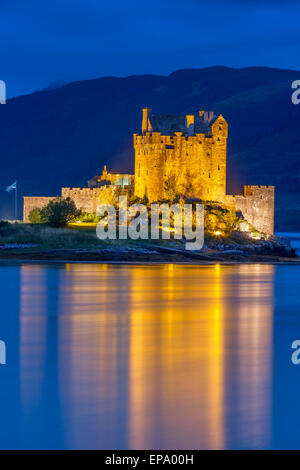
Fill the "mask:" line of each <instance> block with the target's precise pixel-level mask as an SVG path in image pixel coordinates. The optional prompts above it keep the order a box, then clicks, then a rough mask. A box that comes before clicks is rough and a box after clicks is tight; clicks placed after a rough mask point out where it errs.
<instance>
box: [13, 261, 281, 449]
mask: <svg viewBox="0 0 300 470" xmlns="http://www.w3.org/2000/svg"><path fill="white" fill-rule="evenodd" d="M45 270H46V268H44V267H36V266H30V265H24V266H22V280H21V316H20V322H21V386H22V389H21V393H22V397H23V403H24V406H25V407H27V411H28V412H30V406H31V404H32V403H34V402H35V403H36V402H37V399H38V391H39V390H41V389H42V386H41V382H42V381H43V380H44V379H43V377H44V375H45V374H47V370H46V369H47V366H46V365H45V361H44V357H45V345H46V344H49V339H48V340H47V338H46V337H47V335H49V332H47V324H48V326H49V322H48V323H47V320H46V319H47V316H48V321H49V316H50V318H51V316H53V319H52V323H51V324H52V329H51V335H52V336H53V334H54V333H55V331H56V332H57V341H56V342H54V343H51V338H50V344H54V345H55V346H56V347H57V361H58V367H57V377H56V379H57V384H58V393H59V396H60V402H61V403H62V406H61V413H62V416H63V423H65V424H64V426H65V442H66V444H67V446H69V447H72V448H76V447H77V448H80V447H81V448H93V447H98V448H118V447H119V448H122V447H125V448H132V449H146V448H183V449H184V448H191V449H192V448H207V449H211V448H214V449H216V448H228V447H230V446H231V445H232V442H234V441H235V438H236V436H238V437H239V441H240V443H241V446H243V445H244V446H245V447H249V446H252V445H254V446H256V447H267V446H268V444H269V439H270V427H271V406H272V404H271V381H272V369H271V366H272V328H273V327H272V323H273V276H274V267H273V266H265V265H236V266H220V265H216V266H187V265H167V264H166V265H157V266H149V265H148V266H140V265H138V266H125V265H122V266H113V265H82V264H68V265H66V266H65V267H64V268H61V269H52V270H50V273H49V274H48V277H49V278H50V281H49V279H46V277H45V273H44V271H45ZM55 276H56V277H57V276H58V278H57V279H56V280H53V278H55ZM51 280H52V281H51ZM49 282H50V284H49ZM51 282H52V284H51ZM49 285H50V286H51V289H50V288H49ZM47 286H48V287H47ZM54 288H56V291H55V290H54ZM49 290H51V291H49ZM53 296H56V297H57V298H56V302H54V303H53V304H50V305H49V302H48V303H47V298H49V297H50V298H52V297H53ZM54 319H56V320H54ZM54 321H56V322H57V328H56V329H55V328H53V322H54ZM33 358H34V360H33ZM32 360H33V362H32ZM39 382H40V384H39Z"/></svg>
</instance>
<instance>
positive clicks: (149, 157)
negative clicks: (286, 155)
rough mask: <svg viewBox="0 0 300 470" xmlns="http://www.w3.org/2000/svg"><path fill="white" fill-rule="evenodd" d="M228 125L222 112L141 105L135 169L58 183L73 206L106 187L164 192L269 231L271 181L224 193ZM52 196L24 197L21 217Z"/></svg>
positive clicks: (87, 206) (92, 199)
mask: <svg viewBox="0 0 300 470" xmlns="http://www.w3.org/2000/svg"><path fill="white" fill-rule="evenodd" d="M227 137H228V124H227V122H226V120H225V119H224V117H223V116H222V115H219V116H216V115H215V114H214V113H213V112H211V111H199V112H198V113H197V114H196V115H190V114H189V115H186V116H169V115H152V114H151V109H149V108H145V109H143V117H142V129H141V133H138V134H134V136H133V144H134V150H135V174H134V175H129V174H122V175H120V174H113V173H108V172H107V169H106V167H104V170H103V173H102V175H99V176H98V175H97V176H95V177H94V178H92V179H91V180H89V182H88V187H86V188H62V192H61V195H62V196H63V197H70V198H71V199H73V200H74V202H75V204H76V206H77V208H78V209H83V210H84V211H85V212H95V211H96V208H97V206H98V204H99V198H100V196H101V194H102V192H103V191H106V190H107V189H108V188H110V189H112V190H116V189H117V188H119V189H118V191H122V194H130V195H131V194H133V192H134V194H135V195H136V196H137V197H140V198H146V199H147V200H148V201H149V202H155V201H162V200H165V199H170V193H171V192H172V193H173V194H178V195H182V196H185V197H187V198H195V199H201V200H203V201H215V202H219V203H223V204H226V205H227V206H231V207H233V208H235V210H237V211H240V212H241V213H242V215H243V217H244V218H245V219H246V220H247V221H248V222H249V223H250V224H251V225H252V226H253V227H255V228H256V229H257V230H259V231H261V232H264V233H266V234H269V235H270V234H273V232H274V186H245V187H244V193H243V194H238V195H228V194H227V193H226V158H227ZM51 199H52V198H36V197H34V198H32V197H25V198H24V222H28V221H29V218H28V217H29V213H30V211H31V210H32V209H34V208H39V209H41V208H42V207H44V206H45V205H46V204H47V203H48V202H49V200H51Z"/></svg>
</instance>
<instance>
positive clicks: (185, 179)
mask: <svg viewBox="0 0 300 470" xmlns="http://www.w3.org/2000/svg"><path fill="white" fill-rule="evenodd" d="M227 135H228V125H227V123H226V121H225V119H224V118H223V117H222V116H219V118H218V119H217V120H216V121H215V122H214V124H213V125H212V135H211V136H207V135H205V134H196V135H189V136H184V135H182V133H181V132H176V133H175V135H174V136H172V135H167V136H164V135H161V133H160V132H145V133H144V134H134V148H135V195H136V196H138V197H141V198H143V197H144V196H146V197H147V198H148V200H149V201H150V202H153V201H159V200H162V199H165V198H167V194H166V191H165V187H166V185H167V184H168V181H171V182H172V184H175V190H176V192H178V193H180V194H183V195H186V196H188V197H195V198H199V199H203V200H211V201H221V200H222V199H223V197H224V195H225V194H226V144H227Z"/></svg>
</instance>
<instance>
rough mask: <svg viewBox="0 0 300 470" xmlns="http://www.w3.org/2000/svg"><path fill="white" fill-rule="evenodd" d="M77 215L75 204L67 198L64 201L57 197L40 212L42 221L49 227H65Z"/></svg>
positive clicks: (78, 212)
mask: <svg viewBox="0 0 300 470" xmlns="http://www.w3.org/2000/svg"><path fill="white" fill-rule="evenodd" d="M79 214H80V211H78V210H77V209H76V205H75V202H74V201H73V200H72V199H71V198H69V197H67V198H66V199H64V198H61V197H57V198H55V199H53V200H52V201H50V202H49V203H48V205H47V206H46V207H44V208H43V209H42V210H41V218H42V221H43V222H45V223H47V224H48V225H50V226H51V227H66V226H67V224H68V223H69V222H72V221H74V220H75V219H76V217H78V215H79Z"/></svg>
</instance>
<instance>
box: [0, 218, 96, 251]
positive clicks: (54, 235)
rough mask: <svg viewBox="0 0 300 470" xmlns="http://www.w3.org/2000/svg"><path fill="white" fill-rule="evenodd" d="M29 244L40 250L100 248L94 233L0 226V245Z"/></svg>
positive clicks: (21, 226)
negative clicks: (36, 246)
mask: <svg viewBox="0 0 300 470" xmlns="http://www.w3.org/2000/svg"><path fill="white" fill-rule="evenodd" d="M5 244H30V245H38V246H39V248H42V249H63V248H66V249H72V248H73V249H74V248H89V247H90V248H92V247H101V246H103V245H104V244H105V242H102V241H100V240H99V239H98V238H97V236H96V232H95V231H94V230H93V231H84V230H72V229H69V228H51V227H47V226H46V225H39V224H32V225H31V224H3V223H2V224H0V245H5Z"/></svg>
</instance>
